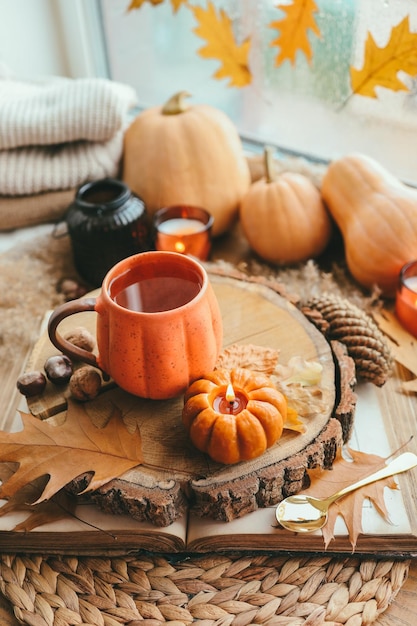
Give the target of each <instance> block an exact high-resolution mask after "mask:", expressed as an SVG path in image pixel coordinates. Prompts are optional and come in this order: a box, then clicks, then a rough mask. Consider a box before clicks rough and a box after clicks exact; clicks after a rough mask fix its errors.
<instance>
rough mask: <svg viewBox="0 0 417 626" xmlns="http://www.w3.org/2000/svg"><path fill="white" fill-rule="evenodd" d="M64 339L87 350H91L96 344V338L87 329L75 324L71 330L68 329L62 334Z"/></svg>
mask: <svg viewBox="0 0 417 626" xmlns="http://www.w3.org/2000/svg"><path fill="white" fill-rule="evenodd" d="M64 339H66V340H67V341H69V342H70V343H72V344H73V345H74V346H77V347H78V348H83V349H84V350H87V351H88V352H93V350H94V348H95V346H96V340H95V338H94V337H93V335H92V334H91V333H90V331H89V330H87V329H86V328H84V327H83V326H77V327H76V328H73V329H72V330H70V331H68V332H67V333H66V334H65V335H64Z"/></svg>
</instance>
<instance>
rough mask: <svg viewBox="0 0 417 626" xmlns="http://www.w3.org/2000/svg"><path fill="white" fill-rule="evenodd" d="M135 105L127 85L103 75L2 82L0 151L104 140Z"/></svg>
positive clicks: (0, 87) (0, 82)
mask: <svg viewBox="0 0 417 626" xmlns="http://www.w3.org/2000/svg"><path fill="white" fill-rule="evenodd" d="M135 104H136V94H135V91H134V90H133V89H132V88H131V87H129V86H128V85H124V84H122V83H116V82H113V81H111V80H106V79H102V78H80V79H70V78H58V79H52V80H51V82H44V83H42V82H41V83H37V82H36V83H24V82H20V81H16V80H10V79H3V80H0V150H8V149H10V148H19V147H22V146H42V145H53V144H61V143H66V142H71V141H78V140H80V139H83V140H87V141H99V142H103V141H107V140H109V139H111V137H113V135H114V134H115V133H116V132H117V131H119V130H120V129H121V128H122V127H123V126H124V125H125V122H126V114H127V112H128V110H129V109H130V108H131V107H132V106H134V105H135Z"/></svg>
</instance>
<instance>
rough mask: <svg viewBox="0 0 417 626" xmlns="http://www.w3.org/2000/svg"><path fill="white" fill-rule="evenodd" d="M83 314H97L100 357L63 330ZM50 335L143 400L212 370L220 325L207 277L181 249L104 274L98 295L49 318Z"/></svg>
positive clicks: (148, 255)
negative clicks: (65, 323) (68, 321)
mask: <svg viewBox="0 0 417 626" xmlns="http://www.w3.org/2000/svg"><path fill="white" fill-rule="evenodd" d="M80 311H95V312H96V313H97V322H96V332H97V347H98V355H97V357H96V356H95V355H94V354H92V353H91V352H88V351H87V350H84V349H82V348H79V347H77V346H74V345H73V344H71V343H70V342H68V341H67V340H66V339H64V338H63V337H62V336H61V335H60V334H59V333H58V330H57V329H58V325H59V324H60V322H61V321H62V320H63V319H64V318H66V317H68V316H70V315H73V314H74V313H79V312H80ZM48 332H49V337H50V339H51V341H52V343H53V344H54V346H56V347H57V348H58V349H59V350H61V351H62V352H63V353H64V354H66V355H67V356H69V357H70V358H72V359H76V360H82V361H84V362H86V363H89V364H91V365H94V366H95V367H98V368H100V369H101V370H102V371H103V372H105V373H106V374H108V375H109V376H110V377H111V378H113V380H114V381H115V383H116V384H117V385H119V387H121V388H122V389H124V390H125V391H128V392H129V393H132V394H134V395H137V396H141V397H143V398H153V399H166V398H173V397H175V396H177V395H179V394H180V393H181V392H183V391H184V390H185V389H186V388H187V386H188V385H189V384H190V382H191V381H192V380H194V379H197V378H200V377H202V376H203V375H204V374H206V373H207V372H210V371H211V370H212V369H213V368H214V365H215V363H216V360H217V357H218V355H219V352H220V349H221V345H222V339H223V327H222V320H221V314H220V309H219V305H218V302H217V299H216V296H215V294H214V291H213V288H212V286H211V284H210V282H209V279H208V276H207V272H206V271H205V269H204V268H203V267H202V265H200V263H198V261H196V260H194V259H192V258H190V257H187V256H185V255H182V254H178V253H176V252H156V251H151V252H143V253H141V254H137V255H134V256H130V257H128V258H126V259H123V260H122V261H120V262H119V263H117V264H116V265H115V266H114V267H112V268H111V269H110V270H109V272H108V273H107V274H106V276H105V278H104V280H103V284H102V287H101V292H100V294H99V296H98V297H97V298H84V299H80V300H74V301H72V302H66V303H65V304H62V305H61V306H60V307H58V308H57V309H56V310H55V311H54V312H53V313H52V315H51V317H50V319H49V323H48Z"/></svg>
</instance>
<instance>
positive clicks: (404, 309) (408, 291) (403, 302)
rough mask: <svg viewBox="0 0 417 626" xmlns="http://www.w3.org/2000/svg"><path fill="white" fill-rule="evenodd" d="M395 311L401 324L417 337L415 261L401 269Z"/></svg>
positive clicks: (416, 275) (416, 278)
mask: <svg viewBox="0 0 417 626" xmlns="http://www.w3.org/2000/svg"><path fill="white" fill-rule="evenodd" d="M395 313H396V315H397V318H398V319H399V321H400V322H401V324H402V326H403V327H404V328H405V329H406V330H408V332H409V333H411V334H412V335H413V336H414V337H417V261H411V262H410V263H407V264H406V265H404V267H403V268H402V269H401V272H400V278H399V285H398V289H397V294H396V299H395Z"/></svg>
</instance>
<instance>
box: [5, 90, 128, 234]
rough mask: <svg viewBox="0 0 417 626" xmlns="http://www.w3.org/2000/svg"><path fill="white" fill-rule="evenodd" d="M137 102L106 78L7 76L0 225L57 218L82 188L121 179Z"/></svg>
mask: <svg viewBox="0 0 417 626" xmlns="http://www.w3.org/2000/svg"><path fill="white" fill-rule="evenodd" d="M135 104H136V94H135V91H134V90H133V89H132V88H131V87H129V86H127V85H124V84H121V83H116V82H114V81H110V80H105V79H99V78H91V79H88V78H85V79H65V78H62V79H61V78H59V79H53V80H51V81H47V82H33V83H25V82H21V81H17V80H13V79H10V78H0V230H10V229H12V228H19V227H21V226H29V225H32V224H36V223H41V222H46V221H55V220H57V219H59V218H60V217H62V215H63V214H64V212H65V210H66V209H67V207H68V205H69V204H70V203H71V202H72V200H73V199H74V196H75V192H76V189H77V187H78V186H79V185H81V184H82V183H84V182H87V181H91V180H99V179H101V178H105V177H108V176H117V175H118V173H119V171H120V165H121V159H122V154H123V135H124V130H125V129H126V127H127V124H128V119H129V111H130V110H131V109H132V107H134V106H135Z"/></svg>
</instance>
